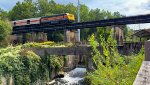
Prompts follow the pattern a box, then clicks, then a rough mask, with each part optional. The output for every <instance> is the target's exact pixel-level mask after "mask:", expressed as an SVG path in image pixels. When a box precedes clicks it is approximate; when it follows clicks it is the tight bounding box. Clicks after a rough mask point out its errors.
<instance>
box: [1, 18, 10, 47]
mask: <svg viewBox="0 0 150 85" xmlns="http://www.w3.org/2000/svg"><path fill="white" fill-rule="evenodd" d="M11 30H12V28H11V25H10V23H9V21H7V20H0V46H2V45H3V46H5V45H7V44H8V43H9V41H8V40H9V39H8V38H9V35H10V33H11Z"/></svg>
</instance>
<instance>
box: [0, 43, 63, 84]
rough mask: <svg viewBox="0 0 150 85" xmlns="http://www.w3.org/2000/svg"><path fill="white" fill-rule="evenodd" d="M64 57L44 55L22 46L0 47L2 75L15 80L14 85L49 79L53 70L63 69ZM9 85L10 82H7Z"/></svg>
mask: <svg viewBox="0 0 150 85" xmlns="http://www.w3.org/2000/svg"><path fill="white" fill-rule="evenodd" d="M63 63H64V61H63V59H62V57H60V56H59V57H58V56H54V55H48V54H45V56H44V57H40V56H38V55H36V54H35V53H34V52H32V51H29V50H26V48H25V47H24V45H23V46H22V45H21V46H16V47H13V46H8V47H7V48H1V49H0V75H1V76H3V77H5V78H7V81H8V82H7V83H9V80H10V78H11V77H12V78H13V80H14V85H30V84H33V85H35V83H36V82H37V81H39V80H42V81H49V80H50V79H51V72H52V70H54V71H56V72H58V71H61V68H62V67H63V65H64V64H63ZM7 85H9V84H7Z"/></svg>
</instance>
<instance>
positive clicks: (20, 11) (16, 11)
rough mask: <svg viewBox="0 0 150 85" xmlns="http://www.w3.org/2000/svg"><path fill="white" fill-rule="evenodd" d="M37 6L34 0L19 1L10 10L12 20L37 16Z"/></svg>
mask: <svg viewBox="0 0 150 85" xmlns="http://www.w3.org/2000/svg"><path fill="white" fill-rule="evenodd" d="M35 13H36V8H35V5H34V4H33V2H32V0H24V1H23V2H17V3H16V5H15V6H14V7H13V9H12V10H10V11H9V18H10V20H20V19H27V18H33V17H35Z"/></svg>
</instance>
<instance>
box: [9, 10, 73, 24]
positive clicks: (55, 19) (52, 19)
mask: <svg viewBox="0 0 150 85" xmlns="http://www.w3.org/2000/svg"><path fill="white" fill-rule="evenodd" d="M74 20H75V18H74V15H73V14H69V13H65V14H57V15H52V16H46V17H39V18H30V19H23V20H17V21H12V26H13V27H16V26H26V25H33V24H50V25H53V24H64V23H71V22H73V21H74Z"/></svg>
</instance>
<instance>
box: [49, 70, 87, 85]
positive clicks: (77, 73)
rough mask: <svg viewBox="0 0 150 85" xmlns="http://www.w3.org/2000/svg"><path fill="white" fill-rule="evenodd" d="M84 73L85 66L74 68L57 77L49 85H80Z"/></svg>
mask: <svg viewBox="0 0 150 85" xmlns="http://www.w3.org/2000/svg"><path fill="white" fill-rule="evenodd" d="M85 75H86V68H75V69H74V70H72V71H70V72H68V73H66V74H65V76H64V78H57V79H55V80H53V81H52V82H51V84H49V85H82V82H83V81H84V76H85Z"/></svg>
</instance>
